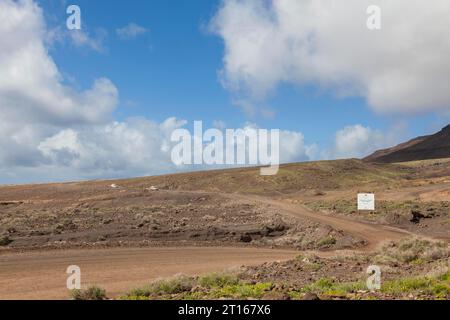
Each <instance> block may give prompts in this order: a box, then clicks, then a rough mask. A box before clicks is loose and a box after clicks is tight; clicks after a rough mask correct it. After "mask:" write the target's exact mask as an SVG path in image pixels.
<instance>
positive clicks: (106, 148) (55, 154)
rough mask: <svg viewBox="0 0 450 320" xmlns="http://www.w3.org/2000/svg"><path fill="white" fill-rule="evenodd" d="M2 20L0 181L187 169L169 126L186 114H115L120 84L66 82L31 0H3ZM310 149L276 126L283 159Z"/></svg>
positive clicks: (292, 158) (305, 154)
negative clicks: (153, 117) (174, 157)
mask: <svg viewBox="0 0 450 320" xmlns="http://www.w3.org/2000/svg"><path fill="white" fill-rule="evenodd" d="M0 21H3V22H4V23H2V24H0V33H1V34H2V35H4V36H2V37H1V38H0V150H2V151H1V152H0V183H5V182H14V183H18V182H34V181H54V180H77V179H92V178H112V177H129V176H138V175H147V174H155V173H164V172H172V171H176V170H182V169H184V170H186V169H189V168H178V167H176V166H175V165H174V164H173V163H172V161H171V159H170V155H171V141H170V137H171V134H172V131H173V130H174V129H176V128H180V127H183V126H185V125H186V124H187V122H186V121H184V120H179V119H176V118H168V119H167V120H165V121H163V122H162V123H156V122H154V121H150V120H148V119H145V118H131V119H127V120H125V121H121V122H119V121H114V119H113V116H112V114H113V111H114V110H115V108H116V106H117V104H118V100H119V91H118V89H117V88H116V87H115V86H114V84H113V83H112V82H111V81H110V80H109V79H106V78H99V79H97V80H95V81H94V84H93V85H92V87H91V88H89V89H86V90H82V91H80V90H76V89H74V88H72V87H70V86H68V85H66V84H64V82H63V80H64V79H63V76H62V75H61V73H60V71H59V69H58V67H57V66H56V64H55V62H54V61H53V59H52V58H51V56H50V55H49V54H48V51H47V47H46V45H49V35H48V32H47V31H48V30H47V28H46V25H45V21H44V19H43V15H42V11H41V9H40V8H39V7H38V6H37V5H36V4H35V3H34V2H32V1H31V0H28V1H20V2H17V1H11V0H0ZM51 39H54V38H51ZM51 39H50V42H51ZM215 125H220V126H222V127H223V126H225V124H224V123H223V122H216V123H215ZM312 149H313V148H312V147H311V146H307V145H305V143H304V138H303V135H302V134H301V133H298V132H292V131H283V132H282V133H281V151H282V155H281V159H282V161H297V160H303V159H308V157H309V156H310V152H311V150H312Z"/></svg>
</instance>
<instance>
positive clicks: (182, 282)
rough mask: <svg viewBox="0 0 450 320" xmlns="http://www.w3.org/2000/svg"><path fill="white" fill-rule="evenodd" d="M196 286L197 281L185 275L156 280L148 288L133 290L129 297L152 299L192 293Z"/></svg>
mask: <svg viewBox="0 0 450 320" xmlns="http://www.w3.org/2000/svg"><path fill="white" fill-rule="evenodd" d="M194 285H195V279H193V278H192V277H187V276H185V275H177V276H175V277H173V278H168V279H162V280H156V281H154V282H152V283H150V284H149V285H148V286H146V287H143V288H138V289H134V290H131V291H130V292H129V293H128V294H127V297H150V296H152V295H165V294H177V293H182V292H188V291H191V289H192V288H193V286H194Z"/></svg>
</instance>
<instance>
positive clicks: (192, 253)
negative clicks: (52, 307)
mask: <svg viewBox="0 0 450 320" xmlns="http://www.w3.org/2000/svg"><path fill="white" fill-rule="evenodd" d="M297 254H298V252H295V251H288V250H270V249H253V248H223V247H222V248H145V249H107V250H64V251H48V252H29V253H22V254H5V255H2V256H0V275H1V277H0V299H67V297H68V290H67V289H66V279H67V276H68V275H67V274H66V273H65V272H66V269H67V267H68V266H69V265H78V266H79V267H80V268H81V276H82V279H81V281H82V283H84V284H96V285H99V286H101V287H103V288H105V289H106V291H107V292H108V295H109V296H110V297H114V296H116V295H119V294H123V293H125V292H126V291H128V290H130V289H132V288H135V287H138V286H142V285H144V284H145V283H149V282H150V281H151V280H153V279H156V278H158V277H169V276H172V275H175V274H177V273H184V274H188V275H196V274H202V273H207V272H211V271H218V270H224V269H228V268H232V267H239V266H241V265H258V264H261V263H264V262H267V261H276V260H288V259H292V258H293V257H295V256H296V255H297Z"/></svg>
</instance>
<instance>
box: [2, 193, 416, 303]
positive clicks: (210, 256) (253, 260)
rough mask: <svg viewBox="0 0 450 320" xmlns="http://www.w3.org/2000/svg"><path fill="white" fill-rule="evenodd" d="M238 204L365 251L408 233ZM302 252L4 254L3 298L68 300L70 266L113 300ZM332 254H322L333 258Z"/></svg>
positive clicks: (296, 208) (286, 207) (285, 206)
mask: <svg viewBox="0 0 450 320" xmlns="http://www.w3.org/2000/svg"><path fill="white" fill-rule="evenodd" d="M227 197H230V198H232V199H234V200H243V201H246V202H256V203H259V204H265V205H270V206H273V207H274V208H276V209H278V210H279V212H280V213H282V214H287V215H290V216H292V217H302V218H308V219H312V220H315V221H318V222H321V223H324V224H328V225H330V226H332V227H334V228H336V229H340V230H344V231H346V232H348V233H350V234H352V235H354V236H357V237H359V238H361V239H364V240H365V241H366V242H367V244H368V245H367V246H366V247H364V248H362V249H360V250H363V251H365V252H367V251H372V250H374V249H375V248H376V247H377V245H379V244H380V243H381V242H382V241H386V240H398V239H401V238H403V237H405V236H408V235H410V233H409V232H407V231H404V230H401V229H397V228H393V227H389V226H384V225H376V224H370V223H363V222H358V221H355V220H352V219H348V218H344V217H335V216H329V215H324V214H320V213H317V212H314V211H311V210H309V209H308V208H305V207H303V206H300V205H293V204H289V203H286V202H284V201H280V200H273V199H268V198H262V197H258V196H247V195H238V194H229V195H227ZM296 254H298V252H295V251H286V250H270V249H256V248H224V247H222V248H211V247H209V248H208V247H205V248H199V247H197V248H145V249H97V250H65V251H48V252H30V253H22V254H5V255H2V256H0V275H1V278H0V299H9V298H14V299H17V298H19V299H65V298H67V296H68V291H67V289H66V288H65V281H66V278H67V275H66V274H65V269H66V268H67V267H68V266H69V265H73V264H75V265H78V266H80V267H81V269H82V282H83V283H84V284H97V285H99V286H101V287H103V288H105V289H106V290H107V292H108V293H109V295H110V296H116V295H118V294H123V293H124V292H126V291H127V290H129V289H130V288H133V287H137V286H140V285H143V284H145V283H148V282H149V281H151V280H152V279H155V278H158V277H168V276H172V275H174V274H177V273H184V274H201V273H206V272H211V271H219V270H223V269H226V268H231V267H236V266H240V265H258V264H261V263H263V262H268V261H275V260H288V259H291V258H293V257H294V256H295V255H296ZM331 254H333V252H326V253H323V254H322V255H323V256H329V255H331Z"/></svg>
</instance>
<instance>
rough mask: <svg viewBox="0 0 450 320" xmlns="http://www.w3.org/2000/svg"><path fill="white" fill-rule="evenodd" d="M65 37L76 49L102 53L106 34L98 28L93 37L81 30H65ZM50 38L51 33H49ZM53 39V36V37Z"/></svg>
mask: <svg viewBox="0 0 450 320" xmlns="http://www.w3.org/2000/svg"><path fill="white" fill-rule="evenodd" d="M65 33H66V35H67V36H68V37H69V38H70V39H71V40H72V43H73V44H74V45H75V46H76V47H79V48H80V47H87V48H90V49H91V50H94V51H97V52H100V53H102V52H104V51H105V46H104V44H103V42H104V40H105V38H106V37H107V35H108V32H107V31H106V30H105V29H102V28H98V29H97V30H96V31H95V35H94V36H91V35H90V34H89V33H88V32H87V31H85V30H83V29H81V30H65ZM50 36H51V33H50ZM53 37H54V36H53Z"/></svg>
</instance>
